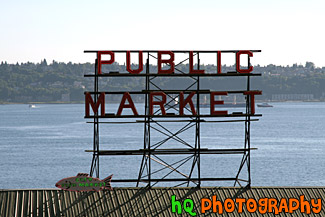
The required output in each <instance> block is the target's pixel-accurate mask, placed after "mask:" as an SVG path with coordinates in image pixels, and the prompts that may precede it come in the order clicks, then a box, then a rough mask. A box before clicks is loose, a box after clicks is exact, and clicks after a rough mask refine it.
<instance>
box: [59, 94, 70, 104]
mask: <svg viewBox="0 0 325 217" xmlns="http://www.w3.org/2000/svg"><path fill="white" fill-rule="evenodd" d="M61 101H62V102H70V93H64V94H62V95H61Z"/></svg>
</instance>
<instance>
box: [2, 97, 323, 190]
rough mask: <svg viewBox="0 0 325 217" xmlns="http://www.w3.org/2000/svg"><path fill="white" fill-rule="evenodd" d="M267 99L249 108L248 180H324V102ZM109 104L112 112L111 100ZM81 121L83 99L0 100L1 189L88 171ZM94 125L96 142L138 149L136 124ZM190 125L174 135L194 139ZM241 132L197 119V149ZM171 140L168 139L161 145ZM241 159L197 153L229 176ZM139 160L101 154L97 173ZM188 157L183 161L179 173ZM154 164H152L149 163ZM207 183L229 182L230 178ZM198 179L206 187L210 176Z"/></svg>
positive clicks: (230, 140)
mask: <svg viewBox="0 0 325 217" xmlns="http://www.w3.org/2000/svg"><path fill="white" fill-rule="evenodd" d="M273 105H274V107H273V108H256V113H261V114H263V117H261V118H260V120H259V121H258V122H252V124H251V146H252V147H255V148H258V150H255V151H252V154H251V161H252V162H251V175H252V185H253V186H324V185H325V172H324V169H323V168H324V165H325V158H324V153H325V134H324V129H325V123H324V120H325V103H273ZM109 106H110V107H109V109H111V110H112V111H113V112H114V111H115V112H116V110H117V106H118V105H109ZM136 107H137V109H138V112H139V113H141V112H143V108H142V106H141V105H139V104H138V105H136ZM206 110H207V111H208V109H206ZM229 110H231V109H229ZM233 110H236V109H233ZM203 111H204V109H203ZM109 112H111V111H109ZM123 114H124V113H123ZM86 121H90V120H86V119H84V105H82V104H63V105H59V104H57V105H49V104H44V105H36V108H29V107H28V105H0V150H1V151H0V171H1V181H0V189H10V188H17V189H22V188H53V187H54V184H55V183H56V182H57V181H58V180H60V179H62V178H65V177H69V176H74V175H76V174H77V173H78V172H84V173H88V172H89V169H90V164H91V160H92V155H91V154H90V153H86V152H85V150H89V149H92V138H93V134H92V132H93V128H92V127H93V126H92V124H87V123H86ZM167 125H168V127H169V128H171V129H172V130H173V131H175V130H176V129H180V128H181V127H182V126H183V124H181V123H169V124H167ZM100 130H101V131H100V133H101V137H100V141H101V149H140V148H143V124H129V125H124V124H114V125H109V124H102V125H101V126H100ZM152 132H153V131H152ZM193 132H194V128H191V129H190V130H189V131H187V132H184V133H182V134H181V135H180V137H181V136H182V137H181V138H182V139H184V140H185V141H186V142H188V143H193V142H194V136H193ZM243 135H244V124H243V123H218V124H212V123H203V124H202V125H201V141H202V142H201V144H202V148H242V147H243V141H244V136H243ZM161 138H164V137H162V136H161V134H160V133H154V132H153V133H152V142H153V143H154V142H155V141H156V142H158V141H159V139H161ZM172 143H173V141H168V142H167V144H165V145H164V146H163V147H164V148H166V147H168V145H169V144H172ZM163 147H162V148H163ZM183 147H184V146H183ZM179 159H180V158H179V156H172V157H168V156H161V160H165V161H168V162H171V161H178V160H179ZM240 160H241V157H240V156H238V155H223V156H221V155H217V156H215V157H213V158H212V157H211V156H207V155H204V156H202V159H201V162H202V171H201V174H202V176H208V177H211V176H216V177H229V176H232V177H233V176H234V175H236V172H237V169H238V166H239V163H240ZM140 162H141V156H123V157H116V156H113V157H107V156H103V157H101V158H100V169H101V170H100V178H102V179H103V178H105V177H106V176H108V175H110V174H111V173H114V178H116V179H123V178H137V175H138V169H139V166H140ZM190 163H191V162H188V163H186V164H185V166H184V168H185V170H184V171H185V172H186V173H188V169H187V168H189V165H190ZM158 166H159V164H157V163H153V168H158ZM167 172H168V171H167ZM156 177H157V178H158V177H159V174H157V176H156ZM153 178H155V177H153ZM212 184H213V183H212ZM214 184H216V185H218V186H220V185H222V186H230V185H232V184H233V183H219V182H215V183H214ZM113 185H114V186H134V184H126V185H123V184H118V183H114V184H113ZM205 185H209V186H211V183H205Z"/></svg>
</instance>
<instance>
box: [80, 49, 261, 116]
mask: <svg viewBox="0 0 325 217" xmlns="http://www.w3.org/2000/svg"><path fill="white" fill-rule="evenodd" d="M85 52H92V53H96V54H97V59H96V72H95V75H94V76H96V77H105V76H110V77H114V76H120V75H123V76H125V74H127V76H135V77H137V76H157V77H159V76H162V77H164V76H180V75H181V76H182V77H193V76H194V77H195V76H198V77H200V76H214V75H215V76H223V75H228V73H227V72H222V70H221V66H222V65H221V63H222V61H221V57H222V53H234V54H235V68H236V71H235V74H232V75H238V76H240V75H247V76H249V75H250V73H251V72H252V71H253V66H251V65H250V58H251V57H253V52H260V51H250V50H236V51H235V50H234V51H174V52H173V51H85ZM116 53H122V54H125V59H126V71H127V73H119V72H117V73H115V72H114V73H103V71H102V66H103V65H109V64H113V63H114V62H115V54H116ZM131 53H137V54H138V68H136V69H134V68H131ZM144 53H147V54H148V56H149V54H150V55H151V56H152V54H155V59H157V60H156V62H155V63H156V64H157V72H154V73H148V71H146V70H144V67H143V65H144V64H143V62H144V61H143V59H144ZM178 53H183V54H184V53H185V54H188V58H187V59H186V61H187V60H188V63H189V71H188V72H185V73H182V74H180V73H175V71H176V70H175V68H176V67H177V65H178V64H175V56H176V55H178ZM199 53H215V54H216V57H217V69H216V72H215V73H213V74H211V73H206V72H205V70H203V69H199V64H197V65H198V67H197V69H194V59H193V57H194V56H195V55H199ZM243 55H246V56H247V58H248V66H247V67H246V68H243V67H241V64H240V60H241V56H243ZM107 57H109V58H108V59H107ZM104 58H105V59H104ZM155 63H154V64H155ZM146 64H149V63H148V60H147V63H146ZM164 66H165V67H164ZM166 66H168V67H167V69H166ZM177 71H179V70H177ZM166 93H167V92H166V91H164V90H157V91H150V92H145V91H144V92H143V94H147V97H148V100H149V114H148V115H149V116H157V115H156V113H155V112H154V108H155V107H156V108H157V107H158V108H159V110H160V114H159V116H168V113H167V112H166V105H167V104H168V102H167V95H168V93H167V94H166ZM92 94H93V95H94V97H92ZM131 94H132V93H131V92H124V93H123V96H122V98H121V101H120V105H119V107H118V110H117V111H116V113H115V114H110V115H114V116H115V117H123V115H122V112H123V110H124V109H131V111H132V113H133V115H132V116H135V117H137V116H138V117H139V116H141V115H139V113H138V111H137V108H136V107H135V105H134V102H133V99H132V97H131ZM176 94H177V95H178V96H179V100H178V108H179V114H175V115H176V116H180V117H184V116H186V115H185V114H184V108H185V107H186V106H188V107H189V110H190V112H191V114H190V115H189V116H196V115H197V109H198V106H199V105H198V104H196V105H195V104H194V101H193V99H194V98H198V97H197V94H200V93H199V90H190V91H189V90H184V91H180V92H178V93H176ZM242 94H243V95H245V96H249V97H250V105H249V108H250V109H249V111H250V114H249V115H254V114H255V95H261V94H262V92H261V91H250V90H248V91H242ZM209 95H210V100H209V103H210V114H208V116H226V115H228V111H221V110H216V105H220V104H224V101H222V100H216V99H215V98H216V96H226V95H228V91H227V90H225V91H210V92H209ZM94 99H95V100H94ZM90 107H91V108H92V112H93V114H94V115H93V116H91V114H90ZM99 108H100V110H101V111H100V114H99ZM175 115H174V117H175ZM108 116H109V115H108V114H106V111H105V92H96V93H90V92H86V93H85V117H86V118H90V117H99V118H101V117H108Z"/></svg>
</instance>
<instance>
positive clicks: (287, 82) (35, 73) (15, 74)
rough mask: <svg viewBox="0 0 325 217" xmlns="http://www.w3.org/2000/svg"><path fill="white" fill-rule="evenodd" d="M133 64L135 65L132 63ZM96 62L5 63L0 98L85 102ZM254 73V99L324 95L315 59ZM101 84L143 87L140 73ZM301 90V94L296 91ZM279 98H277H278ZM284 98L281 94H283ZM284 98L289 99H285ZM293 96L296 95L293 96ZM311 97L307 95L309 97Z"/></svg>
mask: <svg viewBox="0 0 325 217" xmlns="http://www.w3.org/2000/svg"><path fill="white" fill-rule="evenodd" d="M132 67H134V68H137V66H136V65H133V66H132ZM178 68H179V69H181V70H183V71H185V72H188V65H180V66H178ZM202 68H203V69H205V70H206V72H215V71H216V66H215V65H203V66H202ZM103 70H104V71H120V72H123V71H125V65H119V64H117V63H114V64H112V65H105V67H104V68H103ZM150 71H151V72H154V71H157V67H156V66H154V65H150ZM228 71H234V67H233V66H223V67H222V72H228ZM93 72H94V64H90V63H83V64H75V63H71V62H69V63H58V62H56V61H53V62H52V63H51V64H48V63H47V61H46V60H45V59H44V60H43V61H41V63H36V64H35V63H30V62H27V63H22V64H18V63H17V64H7V63H6V62H1V65H0V102H2V103H8V102H11V103H15V102H16V103H28V102H58V101H63V102H69V101H83V100H84V94H83V93H84V91H86V90H87V91H91V90H92V89H93V86H92V85H93V80H92V78H84V76H83V75H84V74H87V73H93ZM254 72H255V73H261V74H262V76H261V77H257V78H253V82H252V89H260V90H262V91H263V95H262V96H259V98H258V99H263V100H272V99H279V100H281V99H282V100H285V99H290V97H293V94H296V96H298V97H296V98H297V99H300V98H299V97H300V96H302V95H308V96H312V98H313V99H318V100H324V98H325V67H323V68H316V67H315V66H314V64H313V63H311V62H306V64H305V65H304V66H303V65H297V64H294V65H292V66H286V67H284V66H275V65H268V66H259V65H257V66H255V67H254ZM159 82H160V85H161V87H163V88H170V87H171V86H175V85H177V86H182V84H183V85H185V83H186V82H187V81H186V79H177V78H165V79H160V81H159ZM241 83H242V82H240V78H239V79H238V80H237V79H235V80H234V79H226V78H224V79H222V78H221V79H220V78H202V83H201V84H202V85H204V86H205V87H206V89H212V90H229V89H243V88H245V87H243V86H242V84H241ZM100 87H102V89H101V90H102V91H104V90H106V91H107V90H122V89H123V90H142V89H144V79H143V78H134V77H132V78H124V79H123V78H109V79H108V78H105V79H100ZM297 94H300V95H297ZM279 97H280V98H279ZM281 97H282V98H281ZM286 97H287V98H286ZM293 99H294V98H293ZM308 99H310V98H308Z"/></svg>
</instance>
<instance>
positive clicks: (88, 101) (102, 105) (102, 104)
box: [85, 92, 105, 117]
mask: <svg viewBox="0 0 325 217" xmlns="http://www.w3.org/2000/svg"><path fill="white" fill-rule="evenodd" d="M85 97H86V99H85V106H86V109H85V110H86V117H89V105H91V108H92V109H93V112H94V114H95V115H98V108H99V105H100V111H101V116H105V93H100V95H99V97H98V99H97V102H96V104H95V103H94V100H93V98H92V97H91V95H90V93H88V92H86V95H85Z"/></svg>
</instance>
